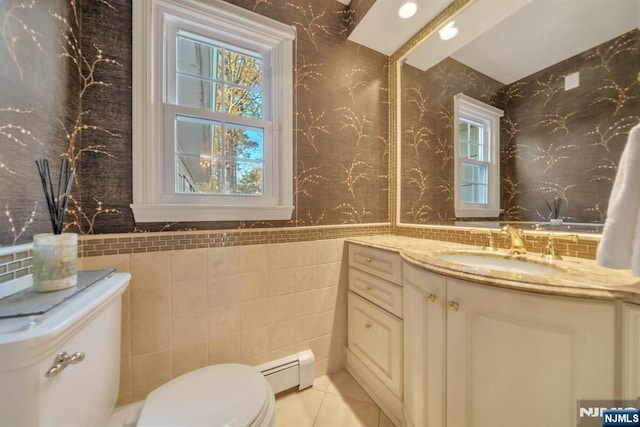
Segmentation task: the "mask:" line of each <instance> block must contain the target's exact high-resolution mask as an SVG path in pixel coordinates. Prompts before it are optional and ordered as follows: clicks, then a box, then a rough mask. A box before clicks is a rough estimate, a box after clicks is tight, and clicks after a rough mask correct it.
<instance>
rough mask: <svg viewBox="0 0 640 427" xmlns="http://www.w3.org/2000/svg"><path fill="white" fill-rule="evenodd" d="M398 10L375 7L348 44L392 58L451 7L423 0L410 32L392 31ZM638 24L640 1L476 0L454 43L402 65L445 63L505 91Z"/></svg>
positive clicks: (394, 0)
mask: <svg viewBox="0 0 640 427" xmlns="http://www.w3.org/2000/svg"><path fill="white" fill-rule="evenodd" d="M399 3H400V0H378V1H376V3H375V4H374V5H373V7H372V8H371V10H370V11H369V13H367V15H366V16H365V18H364V19H363V21H361V23H360V24H358V27H356V29H355V30H354V32H353V33H352V36H353V34H356V33H357V36H356V38H357V39H356V38H353V39H352V37H349V38H350V39H352V40H353V41H356V42H358V43H361V44H364V45H365V46H368V47H370V48H372V49H374V50H377V51H379V52H381V53H384V54H386V55H390V54H392V53H393V52H395V50H396V49H397V48H398V47H400V46H401V45H402V44H403V43H404V42H405V41H406V40H408V39H409V37H411V35H413V34H414V33H415V32H416V31H417V30H419V29H420V28H422V27H423V26H424V25H425V24H426V23H428V22H429V21H430V20H431V19H433V17H435V16H436V15H437V14H438V13H439V12H440V11H442V9H444V8H445V7H446V6H447V4H448V3H450V0H428V1H427V0H421V3H420V10H419V16H416V17H414V18H412V19H410V20H408V21H412V20H413V19H415V20H416V21H415V25H414V22H411V25H409V22H407V24H406V25H402V24H403V23H398V21H401V20H400V18H399V17H398V16H397V10H396V9H397V7H398V5H399ZM370 15H371V16H370ZM391 15H393V18H391ZM391 21H393V22H396V23H395V24H393V23H392V22H391ZM402 21H404V20H402ZM418 22H419V24H418ZM639 23H640V0H476V2H475V3H474V4H472V5H471V6H470V7H469V8H468V9H467V10H465V11H464V12H463V13H462V14H461V15H460V16H459V17H458V18H457V19H456V24H457V26H458V27H459V29H460V32H459V34H458V36H457V37H456V38H454V39H452V40H449V41H446V42H443V41H441V40H440V39H439V38H438V37H437V36H436V37H431V38H429V39H428V40H425V41H424V42H423V43H422V44H421V45H420V46H419V47H417V48H416V49H415V50H413V51H412V52H411V53H410V54H409V56H408V58H406V62H407V63H408V64H411V65H413V66H415V67H418V68H420V69H423V70H426V69H428V68H430V67H432V66H433V65H435V64H437V63H438V62H440V61H441V60H442V59H444V58H446V57H447V56H451V57H453V58H454V59H456V60H458V61H460V62H463V63H465V64H467V65H468V66H470V67H472V68H474V69H476V70H478V71H480V72H482V73H484V74H486V75H488V76H490V77H492V78H494V79H496V80H498V81H500V82H502V83H504V84H509V83H512V82H514V81H517V80H519V79H521V78H523V77H526V76H529V75H531V74H533V73H535V72H536V71H539V70H541V69H544V68H546V67H548V66H550V65H553V64H555V63H557V62H559V61H562V60H563V59H566V58H569V57H571V56H573V55H576V54H578V53H580V52H583V51H585V50H587V49H589V48H591V47H593V46H596V45H598V44H600V43H603V42H606V41H608V40H611V39H613V38H615V37H617V36H619V35H620V34H623V33H625V32H627V31H630V30H631V29H633V28H638V27H639ZM399 25H402V26H401V27H400V26H399ZM409 26H411V28H412V30H408V29H407V28H408V27H409ZM394 27H397V28H398V29H396V28H394ZM413 28H415V29H413ZM400 34H402V35H400ZM359 40H361V41H359Z"/></svg>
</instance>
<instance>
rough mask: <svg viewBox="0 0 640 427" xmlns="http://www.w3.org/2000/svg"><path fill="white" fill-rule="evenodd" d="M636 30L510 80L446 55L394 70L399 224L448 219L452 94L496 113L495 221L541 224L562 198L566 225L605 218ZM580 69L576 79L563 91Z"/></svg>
mask: <svg viewBox="0 0 640 427" xmlns="http://www.w3.org/2000/svg"><path fill="white" fill-rule="evenodd" d="M639 47H640V36H639V32H638V30H637V29H636V30H633V31H630V32H628V33H625V34H623V35H621V36H619V37H617V38H615V39H613V40H611V41H609V42H607V43H604V44H602V45H600V46H596V47H594V48H592V49H589V50H588V51H586V52H583V53H581V54H579V55H576V56H574V57H572V58H569V59H567V60H565V61H562V62H560V63H558V64H555V65H553V66H551V67H549V68H547V69H545V70H542V71H539V72H537V73H535V74H533V75H531V76H529V77H526V78H524V79H522V80H520V81H517V82H515V83H512V84H510V85H507V86H504V87H502V85H501V84H500V83H498V82H496V81H493V80H492V79H490V78H488V77H487V76H485V75H482V74H481V73H479V72H477V71H475V70H473V69H470V68H468V67H466V66H464V65H462V64H460V63H458V62H456V61H454V60H453V59H446V60H444V61H443V62H441V63H440V64H438V65H436V66H435V67H433V68H431V69H429V70H427V71H425V72H422V71H420V70H417V69H415V68H413V67H410V66H408V65H406V64H405V65H403V69H402V79H401V80H402V95H401V96H402V98H401V99H402V136H401V138H402V142H401V144H402V168H401V171H402V175H401V192H402V196H401V222H404V223H412V224H422V223H447V222H451V221H452V220H454V219H455V218H454V211H453V197H452V192H453V145H452V140H453V132H452V128H451V124H452V122H453V101H452V96H453V95H455V94H456V93H457V92H460V91H462V92H464V93H466V94H467V95H469V96H472V97H474V98H476V99H479V100H481V101H484V102H488V103H489V104H492V105H495V106H497V107H498V108H502V109H504V110H505V116H504V117H503V119H502V123H501V126H502V135H501V175H502V186H501V191H502V202H501V205H502V207H503V209H504V214H503V216H502V218H501V219H503V220H509V221H546V220H548V218H549V210H548V209H547V207H546V204H545V200H549V199H553V198H561V199H562V200H564V205H563V206H564V209H563V210H562V212H561V216H562V217H563V218H564V220H565V221H571V222H594V223H601V222H604V219H605V216H606V210H607V205H608V200H609V193H610V190H611V187H612V185H613V179H614V177H615V173H616V171H617V164H618V161H619V158H620V155H621V153H622V150H623V148H624V145H625V143H626V137H627V134H628V132H629V130H630V129H631V127H633V126H634V125H635V124H637V123H638V122H640V96H639V94H640V59H639V56H638V52H639ZM574 72H579V73H580V86H579V87H578V88H575V89H571V90H568V91H565V90H564V76H566V75H568V74H571V73H574Z"/></svg>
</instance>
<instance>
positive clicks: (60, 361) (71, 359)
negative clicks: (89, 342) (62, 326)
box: [44, 351, 84, 378]
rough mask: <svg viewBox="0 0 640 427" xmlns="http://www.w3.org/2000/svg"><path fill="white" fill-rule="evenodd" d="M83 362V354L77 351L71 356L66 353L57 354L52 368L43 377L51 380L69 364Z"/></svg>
mask: <svg viewBox="0 0 640 427" xmlns="http://www.w3.org/2000/svg"><path fill="white" fill-rule="evenodd" d="M83 360H84V353H82V352H80V351H78V352H76V353H73V354H67V352H66V351H63V352H61V353H58V354H57V355H56V358H55V359H53V366H52V367H50V368H49V370H48V371H47V372H46V373H45V374H44V376H45V377H47V378H51V377H55V376H56V375H58V374H59V373H60V372H62V371H63V370H64V369H65V368H66V367H67V366H69V365H70V364H74V365H75V364H76V363H80V362H82V361H83Z"/></svg>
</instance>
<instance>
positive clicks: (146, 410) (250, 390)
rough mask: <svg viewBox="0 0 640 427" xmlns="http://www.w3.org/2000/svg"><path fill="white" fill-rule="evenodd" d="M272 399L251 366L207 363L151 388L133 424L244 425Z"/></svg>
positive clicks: (261, 413)
mask: <svg viewBox="0 0 640 427" xmlns="http://www.w3.org/2000/svg"><path fill="white" fill-rule="evenodd" d="M272 398H273V392H272V390H271V386H270V385H269V383H268V382H267V380H266V379H265V378H264V376H263V375H262V374H261V373H260V372H258V370H256V369H255V368H252V367H250V366H247V365H239V364H221V365H213V366H208V367H206V368H201V369H198V370H195V371H192V372H189V373H188V374H184V375H182V376H180V377H178V378H174V379H173V380H171V381H169V382H168V383H166V384H164V385H162V386H160V387H158V388H157V389H155V390H154V391H152V392H151V393H150V394H149V396H148V397H147V400H146V401H145V403H144V407H143V408H142V413H141V414H140V418H139V420H138V423H137V426H138V427H150V426H154V427H156V426H172V427H175V426H180V427H183V426H184V427H187V426H193V427H195V426H198V427H204V426H211V427H214V426H215V427H220V426H225V427H240V426H242V427H246V426H250V425H252V424H254V423H257V422H259V421H260V420H259V419H260V418H261V417H263V416H264V414H265V409H264V407H265V405H268V404H269V402H270V399H272Z"/></svg>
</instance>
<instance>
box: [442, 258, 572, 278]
mask: <svg viewBox="0 0 640 427" xmlns="http://www.w3.org/2000/svg"><path fill="white" fill-rule="evenodd" d="M437 258H438V259H440V260H442V261H447V262H451V263H454V264H460V265H464V266H468V267H474V268H482V269H488V270H498V271H506V272H510V273H527V274H554V273H559V272H561V271H563V270H562V269H560V268H556V267H553V266H550V265H547V264H542V263H537V262H532V261H527V260H522V259H514V258H507V257H503V256H500V255H497V256H496V255H484V254H476V253H448V254H440V255H437Z"/></svg>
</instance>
